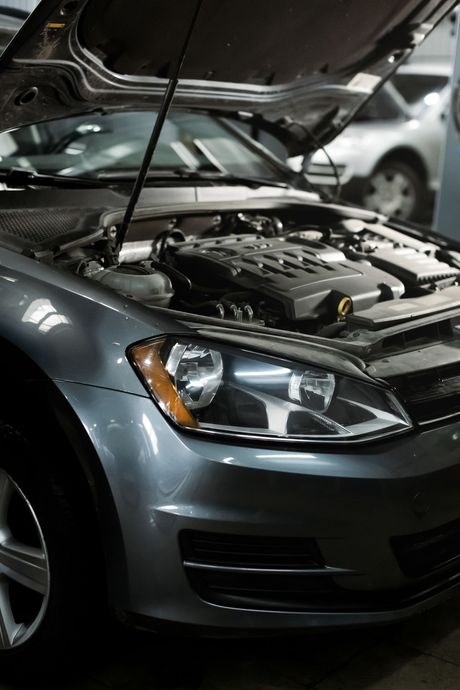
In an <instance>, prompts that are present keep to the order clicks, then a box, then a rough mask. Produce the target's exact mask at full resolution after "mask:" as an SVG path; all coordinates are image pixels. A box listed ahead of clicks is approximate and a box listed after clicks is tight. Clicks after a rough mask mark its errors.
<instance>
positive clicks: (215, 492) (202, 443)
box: [0, 0, 460, 675]
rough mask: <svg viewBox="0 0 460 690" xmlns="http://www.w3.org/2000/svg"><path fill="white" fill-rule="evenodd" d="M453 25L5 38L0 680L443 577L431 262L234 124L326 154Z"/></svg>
mask: <svg viewBox="0 0 460 690" xmlns="http://www.w3.org/2000/svg"><path fill="white" fill-rule="evenodd" d="M453 4H454V3H453V1H451V0H427V1H426V2H421V1H420V0H406V2H405V3H403V4H401V2H400V0H385V2H380V3H379V4H378V6H375V4H374V3H369V2H368V1H367V0H359V1H358V0H357V1H355V2H353V3H349V9H348V10H347V12H346V13H345V12H344V10H343V2H342V0H328V2H327V3H326V5H327V7H325V3H324V0H311V1H310V2H308V3H306V2H305V1H304V0H291V1H290V2H289V3H288V4H287V5H286V3H280V2H279V0H253V1H252V2H251V3H248V2H246V1H244V2H243V1H242V0H219V3H218V5H219V7H218V10H219V11H218V12H217V11H216V3H215V2H211V1H210V0H203V1H200V2H192V1H191V0H167V1H166V0H164V1H163V0H158V1H156V2H152V1H151V0H137V1H136V3H133V2H128V1H127V0H118V1H117V2H110V3H108V2H107V1H106V0H79V1H78V2H77V1H73V0H72V1H70V0H65V1H64V2H63V1H56V0H44V1H43V2H42V3H41V4H40V5H39V6H38V8H37V10H36V11H35V12H34V13H33V14H32V15H31V16H30V18H29V19H28V20H27V22H26V24H25V25H24V26H23V28H22V29H21V30H20V32H19V33H18V35H17V36H16V38H15V39H14V41H13V43H12V44H10V46H9V47H8V49H7V50H6V52H5V53H4V55H3V56H2V58H1V60H0V79H1V84H2V88H1V89H0V129H1V130H2V131H4V132H6V133H7V135H8V137H7V139H8V141H6V139H5V138H4V139H3V143H2V145H4V152H3V158H2V161H3V166H0V182H1V184H3V185H4V187H5V189H4V191H2V194H1V210H0V328H1V331H0V352H1V355H2V357H1V360H0V361H1V382H2V392H1V396H0V664H1V671H2V673H4V672H6V670H7V669H10V672H13V673H15V674H16V675H20V674H25V673H27V672H28V673H30V674H32V675H36V674H37V672H38V671H39V670H40V669H43V668H47V666H49V665H51V664H53V665H54V664H55V662H56V659H59V658H61V654H62V652H63V650H64V651H67V652H68V651H69V649H70V650H71V651H73V659H75V650H78V651H80V649H84V647H85V645H88V644H90V642H91V640H92V639H94V638H95V637H96V638H97V637H98V636H99V637H101V630H102V628H101V626H100V624H99V620H100V618H99V617H100V616H101V615H104V614H105V613H106V612H107V610H109V611H111V612H112V614H114V615H115V616H116V617H117V618H118V619H119V620H120V621H122V622H123V623H126V624H129V625H132V626H138V627H142V628H144V629H148V628H152V629H155V630H162V629H165V628H166V629H169V628H170V627H171V626H174V625H177V624H180V625H182V626H184V625H185V626H188V627H189V628H190V629H191V630H198V631H206V632H207V633H209V632H210V631H211V632H212V631H214V632H216V631H217V632H221V633H222V632H223V631H224V632H233V633H235V632H238V631H244V632H245V633H248V632H261V631H264V632H269V631H270V632H273V631H288V630H289V631H295V630H297V631H301V630H305V629H316V628H331V627H337V626H340V627H343V626H358V625H369V624H372V623H385V622H390V621H395V620H399V619H403V618H405V617H407V616H409V615H412V614H414V613H416V612H417V611H421V610H423V609H425V608H426V607H428V606H432V605H434V604H436V602H438V601H440V600H441V599H442V598H443V597H445V596H447V595H448V594H449V593H450V592H451V591H452V590H453V589H454V588H455V587H457V586H458V585H459V584H460V546H459V544H460V483H459V476H460V455H459V439H460V416H459V415H460V404H459V390H460V383H459V382H460V367H459V357H458V352H459V347H458V335H459V334H458V318H459V316H458V315H459V308H460V287H459V286H458V282H459V280H460V247H459V245H457V244H455V243H453V242H451V243H448V242H447V241H445V240H443V239H442V238H441V237H433V236H429V235H426V234H421V233H420V232H417V231H414V230H411V229H409V228H408V227H406V226H405V225H403V224H398V223H397V222H395V221H390V220H389V219H388V218H387V217H385V216H383V215H379V214H377V213H375V212H370V211H365V210H362V209H359V208H354V207H352V206H349V205H340V204H335V203H329V202H327V201H324V200H322V199H321V198H320V197H319V196H318V194H316V193H315V192H313V191H312V190H311V189H310V188H309V184H308V181H307V180H306V179H305V177H304V176H303V175H302V174H296V173H294V172H293V171H292V170H291V169H290V168H288V167H287V166H286V165H285V164H283V163H282V162H281V161H280V160H278V159H277V158H276V157H274V156H273V155H272V154H270V153H269V152H268V151H267V150H266V149H265V148H264V147H263V146H261V145H260V144H257V143H255V142H254V141H253V140H252V139H251V138H250V137H249V136H246V135H245V134H244V133H242V132H241V130H240V129H239V127H238V125H237V124H236V122H238V121H240V122H245V123H246V124H248V123H249V125H250V126H252V125H253V126H254V127H257V128H259V129H260V128H261V127H263V128H264V129H265V130H266V132H267V136H272V137H275V136H276V137H277V138H278V139H279V140H280V141H282V142H283V145H284V146H286V147H287V148H288V149H289V152H290V153H291V154H292V155H295V154H296V153H299V152H301V151H305V150H306V149H307V150H308V149H309V150H311V151H313V150H314V148H315V147H316V146H318V143H319V145H325V144H327V143H328V142H329V141H331V140H332V139H333V138H334V137H335V136H336V135H337V133H338V132H339V131H340V130H341V129H342V128H343V127H345V126H346V124H347V123H348V122H349V121H350V119H351V118H352V117H353V115H354V114H355V113H356V112H358V111H359V109H360V107H361V106H362V105H363V103H364V101H366V100H367V99H368V97H369V96H370V94H371V92H373V90H375V89H377V88H378V87H379V85H380V83H381V81H382V80H385V79H387V78H388V77H389V76H390V75H391V73H392V71H393V70H394V69H396V68H397V67H398V65H399V63H400V62H401V61H402V60H403V59H404V58H405V57H407V55H408V54H409V52H410V49H411V46H412V45H413V43H414V35H415V36H416V37H417V38H418V39H419V38H420V35H421V34H423V33H424V32H426V31H427V30H428V28H429V27H431V26H434V25H435V24H436V23H437V22H438V21H440V20H441V19H442V17H443V16H444V15H445V13H446V12H448V11H450V10H451V8H452V5H453ZM280 36H282V37H283V40H280ZM345 38H346V40H345ZM286 46H288V47H289V50H287V49H286ZM149 121H150V125H151V126H147V125H146V122H147V123H148V122H149Z"/></svg>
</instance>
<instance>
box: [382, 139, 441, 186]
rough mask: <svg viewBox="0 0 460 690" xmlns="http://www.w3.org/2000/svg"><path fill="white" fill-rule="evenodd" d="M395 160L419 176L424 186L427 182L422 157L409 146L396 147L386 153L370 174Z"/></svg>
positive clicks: (426, 173) (426, 172)
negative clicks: (407, 166)
mask: <svg viewBox="0 0 460 690" xmlns="http://www.w3.org/2000/svg"><path fill="white" fill-rule="evenodd" d="M392 160H396V161H401V162H402V163H406V165H409V166H410V167H411V168H413V169H414V170H415V172H417V173H418V174H419V175H420V178H421V180H422V181H423V183H424V184H427V182H428V168H427V166H426V163H425V161H424V160H423V157H422V156H421V155H420V153H419V152H418V151H416V150H415V149H414V148H411V147H410V146H397V147H395V148H393V149H391V150H390V151H387V152H386V153H385V155H383V156H382V157H381V158H380V159H379V160H378V161H377V163H376V164H375V166H374V169H373V171H372V173H371V174H374V173H375V172H376V171H377V170H378V169H379V168H380V167H381V166H382V165H383V164H384V163H388V162H389V161H392Z"/></svg>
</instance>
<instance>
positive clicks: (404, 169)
mask: <svg viewBox="0 0 460 690" xmlns="http://www.w3.org/2000/svg"><path fill="white" fill-rule="evenodd" d="M426 197H427V194H426V188H425V185H424V183H423V180H422V178H421V176H420V174H419V173H418V172H417V171H416V170H415V169H414V168H413V167H412V166H410V165H408V164H407V163H403V162H402V161H398V160H391V159H389V160H387V161H383V162H382V163H381V164H380V165H379V166H378V167H377V168H376V170H374V172H373V173H372V174H371V176H370V177H369V179H368V180H367V182H366V184H365V185H364V189H363V194H362V204H363V206H364V207H365V208H368V209H369V210H371V211H376V212H377V213H382V214H383V215H385V216H390V217H394V218H400V219H401V220H420V219H421V218H423V214H424V212H425V207H426Z"/></svg>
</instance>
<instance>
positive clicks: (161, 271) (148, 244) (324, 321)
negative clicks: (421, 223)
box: [55, 206, 460, 354]
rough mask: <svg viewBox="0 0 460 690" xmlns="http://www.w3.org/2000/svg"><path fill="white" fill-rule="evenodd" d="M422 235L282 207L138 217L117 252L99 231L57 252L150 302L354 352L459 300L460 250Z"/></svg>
mask: <svg viewBox="0 0 460 690" xmlns="http://www.w3.org/2000/svg"><path fill="white" fill-rule="evenodd" d="M302 216H303V217H305V209H303V214H302ZM112 234H113V227H112ZM431 240H432V238H430V241H428V240H425V238H424V237H423V236H420V238H417V237H414V236H413V235H412V234H406V233H405V232H401V231H400V230H397V229H394V228H392V227H390V226H389V225H385V224H382V223H381V222H379V221H377V220H373V221H372V220H369V221H368V220H362V219H357V218H354V217H349V216H347V215H346V214H345V215H344V216H342V217H340V216H339V215H337V217H334V218H329V219H327V222H326V221H323V222H314V223H308V224H307V223H305V222H302V220H301V218H300V214H296V213H292V214H290V212H289V207H287V206H286V207H285V208H284V209H282V212H279V213H277V214H276V215H275V214H271V213H267V212H264V213H261V212H248V211H244V212H243V211H238V212H233V211H229V212H225V213H218V214H216V213H201V214H199V215H197V214H194V215H192V214H190V215H189V214H184V215H182V216H174V217H162V218H158V217H156V218H152V219H150V220H145V219H143V220H142V222H139V223H136V224H134V227H133V233H132V234H131V235H130V238H129V241H128V242H126V243H125V245H124V246H123V248H122V249H121V251H120V253H119V254H115V255H114V254H113V253H110V251H108V250H107V247H108V245H109V244H110V242H109V243H108V242H107V238H106V240H105V242H102V241H98V242H95V243H93V244H92V245H91V246H83V245H82V246H78V247H74V248H72V249H69V250H67V251H65V252H61V253H60V255H59V256H58V257H57V258H56V260H55V263H57V264H59V265H61V266H62V267H65V268H66V269H68V270H71V271H73V272H75V273H77V274H79V275H81V276H83V277H84V278H87V279H90V280H93V281H96V282H99V283H101V284H102V285H105V286H106V287H108V288H110V289H112V290H114V291H115V292H117V293H119V294H121V295H123V296H124V297H127V298H129V299H134V300H136V301H138V302H141V303H142V304H144V305H146V306H149V307H163V308H167V309H171V310H175V311H178V312H181V313H184V312H186V313H188V314H191V315H195V316H197V317H198V316H200V317H212V318H213V319H218V320H221V321H223V322H225V323H227V324H229V323H237V324H245V325H247V326H251V324H252V325H253V326H254V327H257V328H258V329H259V328H262V329H263V328H267V329H275V330H283V331H289V332H291V333H299V334H307V335H312V336H319V337H324V338H329V339H335V340H336V341H339V340H340V342H341V343H342V344H343V347H344V348H345V349H349V350H350V351H357V352H358V354H362V352H363V351H364V350H365V349H366V348H367V350H369V347H371V346H372V345H373V343H374V342H376V341H377V340H378V338H377V336H376V334H377V333H379V332H380V331H382V330H385V329H386V330H388V328H391V327H395V326H397V325H398V324H401V323H407V322H413V321H414V319H417V318H423V317H424V316H429V315H430V314H431V315H434V314H436V315H437V318H438V320H439V313H440V312H442V311H443V310H449V309H452V308H458V307H459V306H460V287H459V286H458V281H459V279H460V253H457V252H456V251H453V250H451V249H449V248H446V245H445V242H444V241H443V240H441V238H440V242H439V244H437V243H435V242H433V241H431ZM363 332H367V333H368V334H372V333H373V334H374V335H370V336H369V337H368V338H367V339H366V342H365V343H364V344H363V338H362V334H363ZM359 344H361V352H359Z"/></svg>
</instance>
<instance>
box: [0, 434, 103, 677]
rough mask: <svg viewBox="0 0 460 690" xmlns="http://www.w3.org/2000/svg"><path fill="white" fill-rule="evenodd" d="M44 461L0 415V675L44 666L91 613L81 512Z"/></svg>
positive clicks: (69, 490)
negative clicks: (1, 419)
mask: <svg viewBox="0 0 460 690" xmlns="http://www.w3.org/2000/svg"><path fill="white" fill-rule="evenodd" d="M48 452H49V451H48ZM61 464H62V463H61ZM51 465H52V463H50V462H49V461H47V458H46V456H45V455H44V453H43V452H42V451H41V449H40V448H39V447H38V446H37V445H35V444H31V443H30V442H28V441H27V440H26V439H24V438H23V437H22V436H21V435H20V434H19V432H18V431H16V430H15V429H14V428H13V427H11V426H9V425H8V424H5V423H2V422H1V421H0V675H1V674H2V673H3V672H6V673H8V674H10V675H11V674H14V676H15V677H18V676H19V677H21V676H28V675H29V674H30V673H31V672H32V669H33V673H34V674H39V673H40V672H42V671H44V672H45V673H46V672H47V666H48V664H47V661H48V662H49V669H50V670H52V669H53V666H54V665H55V664H56V659H59V658H65V655H64V656H61V654H62V652H64V651H65V650H66V649H68V650H70V648H71V646H73V645H75V643H76V642H78V640H79V639H80V640H84V643H85V644H86V643H87V640H88V635H86V634H85V635H84V636H83V637H82V636H80V634H81V630H82V626H83V625H84V624H85V623H86V624H87V622H88V618H89V616H90V615H91V614H92V615H93V617H94V620H93V623H92V624H93V625H94V624H95V621H96V619H97V617H96V616H95V613H96V611H97V609H96V607H95V600H96V598H97V594H99V592H96V590H97V587H96V586H95V583H96V582H97V573H93V576H92V572H91V567H90V561H91V558H90V554H89V548H90V544H91V539H90V538H89V536H88V530H87V529H85V517H84V516H83V515H81V514H79V510H78V508H77V505H78V500H77V498H78V497H77V496H76V495H75V491H72V487H71V485H70V482H68V481H66V479H65V476H59V475H58V474H56V473H55V472H54V470H53V468H52V466H51ZM93 568H94V569H95V566H94V565H93Z"/></svg>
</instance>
